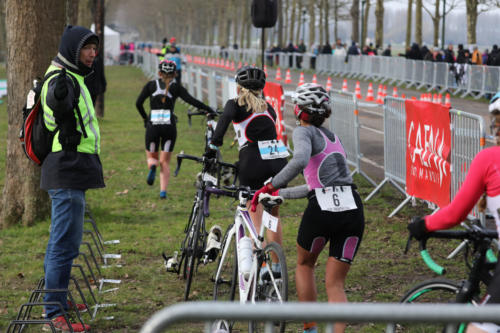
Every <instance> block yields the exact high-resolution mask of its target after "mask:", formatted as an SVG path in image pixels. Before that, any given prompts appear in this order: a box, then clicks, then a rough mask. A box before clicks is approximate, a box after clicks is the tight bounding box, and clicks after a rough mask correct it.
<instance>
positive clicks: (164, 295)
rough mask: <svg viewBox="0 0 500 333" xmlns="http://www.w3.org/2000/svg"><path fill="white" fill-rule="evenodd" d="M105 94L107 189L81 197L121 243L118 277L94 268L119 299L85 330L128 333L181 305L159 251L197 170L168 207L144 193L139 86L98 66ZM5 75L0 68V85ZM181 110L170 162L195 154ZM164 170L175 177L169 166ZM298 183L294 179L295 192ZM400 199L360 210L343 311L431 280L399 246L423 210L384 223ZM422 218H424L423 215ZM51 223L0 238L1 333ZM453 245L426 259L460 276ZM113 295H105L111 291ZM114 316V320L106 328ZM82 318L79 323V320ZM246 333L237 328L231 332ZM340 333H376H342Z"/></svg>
mask: <svg viewBox="0 0 500 333" xmlns="http://www.w3.org/2000/svg"><path fill="white" fill-rule="evenodd" d="M106 75H107V81H108V90H107V93H106V96H105V98H106V109H105V117H104V118H103V119H101V121H100V127H101V134H102V154H101V159H102V163H103V167H104V175H105V180H106V188H105V189H101V190H92V191H89V192H88V193H87V201H88V204H89V206H90V208H91V211H92V213H93V215H94V216H95V218H96V221H97V224H98V226H99V229H100V231H101V233H102V235H103V236H104V238H105V239H120V244H117V245H108V246H107V252H111V253H120V254H121V255H122V259H121V260H119V261H116V260H115V261H114V263H120V264H122V265H123V267H121V268H116V267H115V268H106V269H103V276H104V277H105V278H108V279H121V280H122V284H121V285H120V288H119V290H118V291H114V292H110V293H106V294H102V295H99V297H100V300H101V302H103V303H116V304H117V306H116V307H114V308H109V309H105V310H102V311H100V312H99V313H98V315H97V319H96V320H95V321H94V322H91V325H92V328H93V330H92V331H93V332H137V331H138V330H139V329H140V327H141V325H142V323H144V321H145V320H146V319H147V318H149V317H150V316H151V315H152V314H153V313H154V312H155V311H158V310H160V309H161V308H163V307H165V306H168V305H171V304H174V303H177V302H180V301H181V300H182V296H183V290H184V281H183V280H181V279H179V278H178V277H177V275H175V274H172V273H166V272H165V269H164V266H163V259H162V257H161V253H162V252H166V253H167V254H171V253H173V251H175V250H177V249H178V248H179V245H180V241H181V239H182V238H183V229H184V225H185V222H186V220H187V218H188V214H189V209H190V206H191V203H192V198H193V195H194V193H195V187H194V186H193V185H194V179H195V175H196V173H197V172H198V171H199V170H200V166H199V165H197V164H195V163H194V162H190V161H185V162H184V163H183V166H182V170H181V172H180V174H179V176H178V177H177V178H173V177H172V178H171V182H170V186H169V190H168V199H167V200H162V201H161V200H160V199H159V185H158V184H157V183H155V185H154V186H148V185H147V184H146V181H145V178H146V174H147V168H146V163H145V153H144V128H143V123H142V119H141V118H140V116H139V114H138V112H137V111H136V109H135V99H136V97H137V95H138V94H139V92H140V90H141V89H142V87H143V85H144V84H145V83H146V78H145V77H144V76H143V75H142V73H141V72H140V70H139V69H137V68H134V67H107V68H106ZM2 77H5V69H4V68H0V78H2ZM185 111H186V108H185V107H184V106H183V105H182V104H180V103H178V104H177V107H176V114H177V115H178V116H179V123H178V138H177V143H176V147H175V151H174V153H178V152H180V151H181V150H183V151H185V152H186V153H189V154H194V155H201V154H202V147H203V131H204V127H203V126H204V123H203V120H202V119H196V120H194V122H193V126H192V127H191V128H189V127H188V126H187V117H186V115H185ZM6 131H7V116H6V98H4V99H3V103H2V104H0V134H1V136H3V137H6ZM230 138H231V134H228V135H227V139H226V144H225V145H224V147H223V149H222V154H223V156H224V160H225V161H228V162H234V161H235V160H236V156H237V150H236V148H233V149H230V148H228V146H229V145H228V141H229V140H230ZM5 150H6V143H5V140H0V151H2V153H0V185H2V186H3V183H4V180H3V179H4V177H5V174H4V173H5ZM171 168H172V169H173V168H175V159H173V160H172V163H171ZM355 181H356V183H357V184H358V186H359V192H360V194H361V196H362V197H366V196H367V195H368V193H370V192H371V190H372V189H373V188H372V187H371V185H369V183H367V182H366V181H364V180H363V179H361V178H359V177H358V176H356V177H355ZM301 182H303V180H302V179H297V180H295V181H294V184H295V183H297V184H298V183H301ZM401 200H402V197H401V196H400V195H398V194H397V193H396V192H395V191H393V190H392V189H391V188H390V187H385V188H384V189H383V190H382V192H381V193H380V194H378V195H377V196H375V198H373V199H372V200H370V201H369V202H368V203H366V205H365V216H366V228H365V234H364V239H363V242H362V244H361V248H360V251H359V252H358V255H357V257H356V260H355V262H354V264H353V265H352V269H351V271H350V274H349V276H348V280H347V285H346V290H347V295H348V298H349V300H350V301H352V302H396V301H398V300H399V298H400V297H401V296H402V295H403V293H404V291H405V290H407V289H408V288H409V287H410V286H411V285H412V284H414V283H415V282H417V281H420V280H423V279H425V278H429V277H432V276H433V273H431V272H430V270H429V269H428V268H427V267H425V264H423V262H422V261H421V260H420V259H419V257H418V254H417V252H418V251H417V246H416V244H414V247H413V248H412V250H411V251H410V252H409V253H408V254H407V255H404V254H403V249H404V247H405V244H406V240H407V232H406V224H407V222H408V220H409V217H410V216H412V215H416V214H422V213H423V212H424V210H425V208H424V207H420V206H419V207H414V208H412V207H407V208H405V209H404V210H403V211H402V212H401V213H400V214H398V216H397V217H394V218H391V219H388V218H387V215H389V213H390V212H391V211H392V209H394V207H396V206H397V205H398V204H399V203H400V202H401ZM210 206H211V207H210V208H211V215H210V217H209V218H208V219H207V225H208V227H210V226H211V225H213V224H215V223H216V224H219V225H221V226H222V228H223V229H224V230H225V226H227V225H228V223H230V221H231V219H232V217H233V213H234V207H235V206H234V203H233V202H230V200H229V199H215V200H211V202H210ZM305 206H306V200H304V199H303V200H295V201H291V200H290V201H287V202H285V204H284V205H283V206H282V207H281V216H282V223H283V230H284V246H283V247H284V249H285V253H286V256H287V263H288V267H289V275H290V278H289V279H290V281H291V285H290V300H296V299H297V298H296V294H295V285H294V283H293V281H295V279H294V275H295V271H294V270H295V261H296V254H295V239H296V233H297V228H298V225H299V222H300V218H301V213H302V211H303V209H304V208H305ZM425 211H426V212H427V210H425ZM49 223H50V220H49V219H47V220H45V221H41V222H40V223H38V224H36V225H35V226H33V227H30V228H22V227H18V226H15V227H12V228H9V229H7V230H0V253H1V254H0V331H4V330H5V329H6V327H7V326H8V323H9V321H10V320H12V319H14V318H15V315H16V313H17V311H18V309H19V307H20V306H21V304H23V303H25V302H26V301H27V300H28V297H29V295H30V290H31V289H33V288H34V287H35V284H36V282H37V281H38V280H39V278H40V277H41V276H42V275H43V257H44V252H45V246H46V244H47V239H48V227H49ZM456 245H457V244H455V243H452V242H447V243H440V244H437V245H436V246H435V248H436V249H437V250H436V251H435V252H433V253H435V257H436V259H437V260H438V262H441V263H445V265H446V266H447V268H448V269H449V273H448V277H457V276H462V275H463V265H462V260H461V259H454V260H453V261H451V262H445V259H443V257H444V256H445V255H446V254H448V253H449V251H450V250H451V249H453V248H454V247H455V246H456ZM325 261H326V256H325V253H323V254H322V255H321V257H320V260H319V263H318V266H317V285H318V289H319V300H320V301H325V300H326V295H325V290H324V279H323V277H324V266H325ZM214 269H215V265H214V264H210V265H207V266H200V268H199V271H198V275H197V276H195V280H194V284H193V287H192V293H191V294H192V299H193V300H211V299H212V289H213V285H212V283H211V282H210V276H211V274H212V271H213V270H214ZM110 287H112V286H110ZM106 316H114V317H115V319H114V320H111V321H109V320H105V319H104V317H106ZM84 318H86V319H88V317H84ZM301 326H302V325H301V323H290V325H288V328H287V331H289V332H300V329H301ZM201 327H202V325H201V324H196V323H188V324H186V325H182V326H176V327H174V328H173V329H172V330H171V331H172V332H200V331H201ZM239 327H241V331H245V325H239ZM348 331H349V332H381V331H382V325H374V324H363V325H359V324H355V323H353V324H351V325H349V328H348Z"/></svg>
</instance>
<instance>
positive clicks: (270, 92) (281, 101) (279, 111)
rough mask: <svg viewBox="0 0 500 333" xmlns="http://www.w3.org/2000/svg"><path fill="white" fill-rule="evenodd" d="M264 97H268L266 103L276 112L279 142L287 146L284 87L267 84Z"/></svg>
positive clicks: (276, 84) (277, 84)
mask: <svg viewBox="0 0 500 333" xmlns="http://www.w3.org/2000/svg"><path fill="white" fill-rule="evenodd" d="M264 96H265V97H266V101H267V102H268V103H269V104H271V106H272V107H273V109H274V111H276V116H277V119H276V132H277V133H278V140H281V141H283V143H284V144H285V146H286V145H287V141H288V138H287V136H286V131H285V121H284V119H283V111H284V110H285V98H284V95H283V87H282V86H281V84H279V83H274V82H266V86H265V87H264Z"/></svg>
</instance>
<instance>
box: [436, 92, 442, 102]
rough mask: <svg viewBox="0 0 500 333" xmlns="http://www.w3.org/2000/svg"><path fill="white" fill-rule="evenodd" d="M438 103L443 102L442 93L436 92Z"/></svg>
mask: <svg viewBox="0 0 500 333" xmlns="http://www.w3.org/2000/svg"><path fill="white" fill-rule="evenodd" d="M437 102H438V103H439V104H441V103H442V102H443V94H438V101H437Z"/></svg>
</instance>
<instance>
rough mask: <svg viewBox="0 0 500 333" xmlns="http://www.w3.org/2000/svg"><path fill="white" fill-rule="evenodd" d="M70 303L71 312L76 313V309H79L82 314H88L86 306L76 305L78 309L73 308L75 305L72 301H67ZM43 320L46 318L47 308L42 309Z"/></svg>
mask: <svg viewBox="0 0 500 333" xmlns="http://www.w3.org/2000/svg"><path fill="white" fill-rule="evenodd" d="M67 302H68V309H69V310H72V311H75V310H76V309H78V311H79V312H80V313H82V312H87V310H88V309H87V306H86V305H85V304H78V303H77V304H76V309H75V307H74V306H73V303H72V302H71V301H67ZM42 318H45V308H43V309H42Z"/></svg>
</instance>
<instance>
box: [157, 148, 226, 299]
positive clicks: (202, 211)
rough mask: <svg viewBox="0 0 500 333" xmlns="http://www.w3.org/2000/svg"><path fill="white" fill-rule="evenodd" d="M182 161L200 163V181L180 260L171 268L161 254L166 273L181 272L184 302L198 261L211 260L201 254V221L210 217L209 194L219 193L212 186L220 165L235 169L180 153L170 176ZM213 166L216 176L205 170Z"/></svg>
mask: <svg viewBox="0 0 500 333" xmlns="http://www.w3.org/2000/svg"><path fill="white" fill-rule="evenodd" d="M183 159H188V160H193V161H196V162H198V163H202V164H203V168H202V172H201V178H200V181H198V182H197V189H196V194H195V196H194V200H193V206H192V208H191V213H190V215H189V219H188V222H187V224H186V226H185V228H184V233H185V237H184V239H183V241H182V243H181V246H180V250H179V251H180V260H179V262H178V263H176V264H175V265H171V266H170V267H169V260H170V259H171V258H172V257H167V256H165V254H163V258H164V259H165V265H166V266H167V271H171V272H175V273H177V274H180V273H181V269H182V277H183V278H184V279H185V280H186V284H185V289H184V300H186V301H187V300H188V297H189V291H190V289H191V284H192V280H193V276H194V275H195V273H196V271H197V269H198V265H199V264H200V262H202V263H203V264H207V263H209V262H212V261H213V260H214V259H215V258H212V257H211V256H210V253H208V252H206V251H205V248H206V245H207V236H208V233H207V231H206V228H205V218H206V217H208V216H209V215H210V211H209V198H210V194H212V193H215V194H220V191H221V190H219V189H218V188H217V187H215V186H216V185H217V183H219V181H218V180H220V178H221V177H220V169H221V167H222V166H223V167H227V168H232V169H236V167H235V166H234V165H232V164H229V163H225V162H222V161H217V160H215V159H207V158H205V157H197V156H192V155H186V154H182V153H181V154H178V155H177V168H176V170H175V172H174V176H177V174H178V172H179V170H180V167H181V163H182V160H183ZM214 165H215V166H216V169H217V170H219V172H218V175H217V177H214V176H212V175H211V174H209V170H213V166H214ZM235 179H236V175H235ZM176 256H177V255H176V254H174V257H175V259H176Z"/></svg>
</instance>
